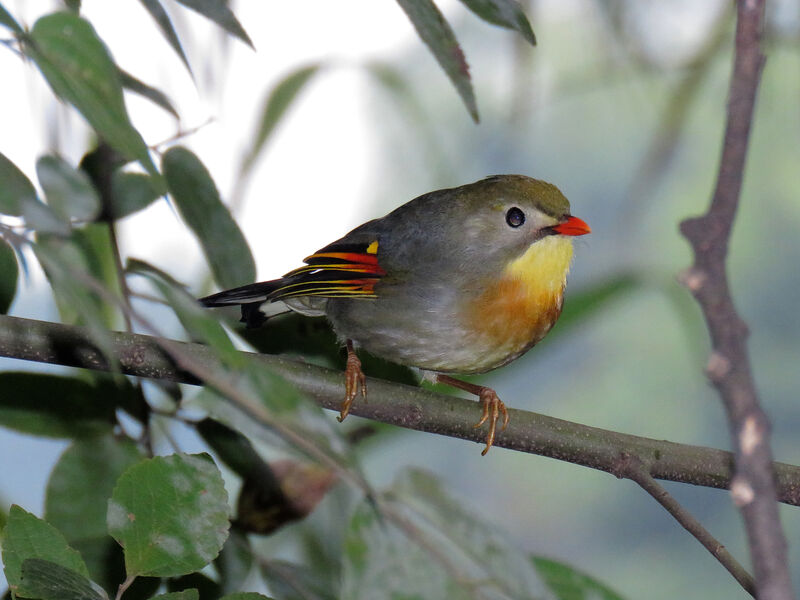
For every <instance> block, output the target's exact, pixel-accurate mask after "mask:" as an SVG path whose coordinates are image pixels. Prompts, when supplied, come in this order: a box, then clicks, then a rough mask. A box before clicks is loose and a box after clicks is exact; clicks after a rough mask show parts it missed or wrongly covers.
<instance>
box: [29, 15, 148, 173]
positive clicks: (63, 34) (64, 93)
mask: <svg viewBox="0 0 800 600" xmlns="http://www.w3.org/2000/svg"><path fill="white" fill-rule="evenodd" d="M23 50H24V52H25V54H26V55H27V56H29V57H30V58H32V59H33V60H34V61H35V62H36V65H37V66H38V67H39V70H40V71H41V72H42V75H44V78H45V79H46V80H47V82H48V83H49V84H50V87H51V88H52V89H53V91H54V92H55V93H56V95H58V96H60V97H61V98H63V99H65V100H67V101H68V102H70V103H71V104H73V105H74V106H75V108H77V109H78V111H79V112H80V113H81V114H82V115H83V116H84V118H85V119H86V120H87V121H88V122H89V124H90V125H91V126H92V127H93V128H94V129H95V130H96V131H97V133H98V135H100V137H102V138H103V139H104V140H105V141H106V142H108V143H109V144H110V145H111V146H112V147H113V148H115V149H116V150H118V151H119V152H121V153H122V154H124V155H126V156H128V157H130V158H135V159H136V160H138V161H140V162H141V163H142V166H144V168H145V169H146V170H147V171H148V172H149V173H150V174H151V175H154V176H158V171H157V170H156V167H155V165H154V164H153V161H152V160H151V159H150V154H149V153H148V150H147V146H146V145H145V143H144V140H143V139H142V136H141V135H140V134H139V132H138V131H137V130H136V129H134V127H133V125H132V124H131V121H130V118H129V116H128V111H127V110H126V108H125V101H124V99H123V96H122V84H121V83H120V79H119V72H118V70H117V66H116V65H115V64H114V61H113V60H112V58H111V56H110V54H109V53H108V50H107V49H106V47H105V45H104V44H103V42H102V41H101V40H100V38H99V37H98V36H97V34H96V33H95V30H94V28H93V27H92V26H91V24H89V22H88V21H85V20H84V19H82V18H80V17H79V16H77V15H76V14H74V13H71V12H59V13H53V14H50V15H46V16H44V17H42V18H40V19H39V20H37V21H36V23H35V24H34V26H33V30H32V31H31V33H30V34H29V36H27V37H26V38H25V44H24V46H23Z"/></svg>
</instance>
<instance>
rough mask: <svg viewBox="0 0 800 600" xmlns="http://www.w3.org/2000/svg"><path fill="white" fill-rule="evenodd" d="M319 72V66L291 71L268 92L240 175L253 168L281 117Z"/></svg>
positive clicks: (309, 66)
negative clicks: (256, 131) (256, 130)
mask: <svg viewBox="0 0 800 600" xmlns="http://www.w3.org/2000/svg"><path fill="white" fill-rule="evenodd" d="M319 70H320V65H318V64H314V65H308V66H305V67H302V68H300V69H297V70H296V71H293V72H292V73H290V74H289V75H287V76H286V77H284V78H283V79H282V80H281V81H279V82H278V84H277V85H276V86H275V87H274V88H272V90H270V92H269V95H268V96H267V99H266V101H265V102H264V107H263V108H262V109H261V120H260V125H259V128H258V133H257V134H256V137H255V139H254V140H253V145H252V147H251V148H250V151H249V152H248V153H247V156H246V157H245V160H244V162H243V163H242V167H241V169H240V170H239V173H240V175H245V174H246V173H247V172H248V171H250V169H251V168H252V167H253V163H254V162H255V161H256V159H257V158H258V156H259V155H260V154H261V151H262V150H263V149H264V145H265V144H266V143H267V141H268V140H269V138H270V136H271V135H272V132H273V131H274V130H275V127H276V126H277V125H278V123H279V122H280V120H281V119H282V118H283V115H284V114H286V111H287V110H288V108H289V107H290V106H291V105H292V102H294V100H295V98H297V96H298V94H299V93H300V92H301V91H302V90H303V89H305V86H306V84H307V83H308V82H309V80H310V79H311V78H312V77H313V76H314V75H315V74H316V73H317V72H318V71H319Z"/></svg>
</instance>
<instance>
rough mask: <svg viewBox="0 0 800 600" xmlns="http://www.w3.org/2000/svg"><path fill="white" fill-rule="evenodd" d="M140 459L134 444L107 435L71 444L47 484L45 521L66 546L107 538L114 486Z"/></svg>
mask: <svg viewBox="0 0 800 600" xmlns="http://www.w3.org/2000/svg"><path fill="white" fill-rule="evenodd" d="M141 458H142V455H141V453H140V452H139V450H138V449H137V447H136V444H134V443H133V442H131V441H130V440H129V439H127V438H119V437H115V436H113V435H111V434H108V435H105V436H102V437H95V438H89V439H85V440H77V441H75V442H73V443H72V445H71V446H70V447H69V448H67V449H66V450H65V451H64V453H63V454H62V455H61V457H60V458H59V459H58V462H57V463H56V465H55V467H54V468H53V472H52V473H51V475H50V479H49V481H48V482H47V491H46V493H45V519H47V522H48V523H51V524H52V525H53V526H54V527H57V528H58V529H59V531H61V533H63V534H64V537H66V538H67V541H69V542H70V543H73V542H75V541H79V540H85V539H91V538H102V537H103V536H107V535H108V525H107V524H106V513H107V512H108V500H109V498H111V493H112V492H113V491H114V484H116V482H117V479H119V477H120V475H122V473H123V472H124V471H125V470H126V469H127V468H128V467H130V466H131V465H133V464H135V463H137V462H138V461H139V460H141Z"/></svg>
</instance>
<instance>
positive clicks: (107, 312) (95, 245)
mask: <svg viewBox="0 0 800 600" xmlns="http://www.w3.org/2000/svg"><path fill="white" fill-rule="evenodd" d="M71 241H72V245H73V246H74V247H75V249H76V251H77V252H79V253H80V256H81V259H82V263H83V265H84V269H85V270H86V272H87V274H88V275H90V276H91V277H93V278H94V279H95V280H96V281H98V282H100V283H102V284H103V286H104V287H105V289H107V290H108V291H109V292H111V293H112V294H113V295H114V296H116V297H117V298H121V297H122V291H121V290H120V280H119V273H118V272H117V263H116V260H115V259H114V246H113V244H114V242H113V240H112V238H111V230H110V229H109V227H108V225H107V224H106V223H90V224H89V225H87V226H85V227H83V228H81V229H76V230H74V231H73V232H72V240H71ZM91 298H92V301H93V304H94V307H95V308H94V310H95V311H96V312H95V315H94V316H96V317H97V319H98V320H99V321H100V322H101V323H102V324H103V326H104V327H105V328H106V329H115V328H117V327H119V326H121V324H122V323H123V319H122V313H121V310H120V308H119V306H118V305H117V304H116V303H114V302H111V301H109V300H106V299H104V298H101V297H100V296H98V295H96V294H93V295H92V296H91ZM59 310H60V312H61V315H62V317H64V319H65V320H68V319H67V317H68V316H69V315H70V314H71V312H72V311H71V310H70V307H68V306H64V305H63V303H62V304H60V305H59ZM78 320H79V321H80V320H82V321H84V322H85V321H86V319H85V318H83V319H78Z"/></svg>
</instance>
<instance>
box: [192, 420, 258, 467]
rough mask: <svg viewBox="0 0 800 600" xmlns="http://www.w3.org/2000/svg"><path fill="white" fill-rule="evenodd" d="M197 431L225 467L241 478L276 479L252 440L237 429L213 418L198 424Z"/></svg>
mask: <svg viewBox="0 0 800 600" xmlns="http://www.w3.org/2000/svg"><path fill="white" fill-rule="evenodd" d="M196 429H197V433H198V434H200V437H202V438H203V440H204V441H205V442H206V443H207V444H208V446H209V447H210V448H211V449H212V450H213V451H214V453H215V454H216V455H217V456H218V457H219V459H220V460H221V461H222V462H223V463H224V464H225V466H227V467H228V468H229V469H231V470H232V471H233V472H234V473H236V474H237V475H238V476H239V477H241V478H246V477H250V476H265V477H266V478H272V479H274V477H273V475H272V472H271V471H270V469H269V466H268V465H267V463H266V462H265V461H264V459H262V458H261V455H260V454H259V453H258V452H256V449H255V448H253V444H252V443H251V442H250V440H248V439H247V438H246V437H245V436H243V435H242V434H241V433H239V432H238V431H236V430H235V429H232V428H230V427H228V426H227V425H223V424H222V423H220V422H219V421H215V420H214V419H211V418H206V419H203V420H202V421H200V422H199V423H197V426H196Z"/></svg>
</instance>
